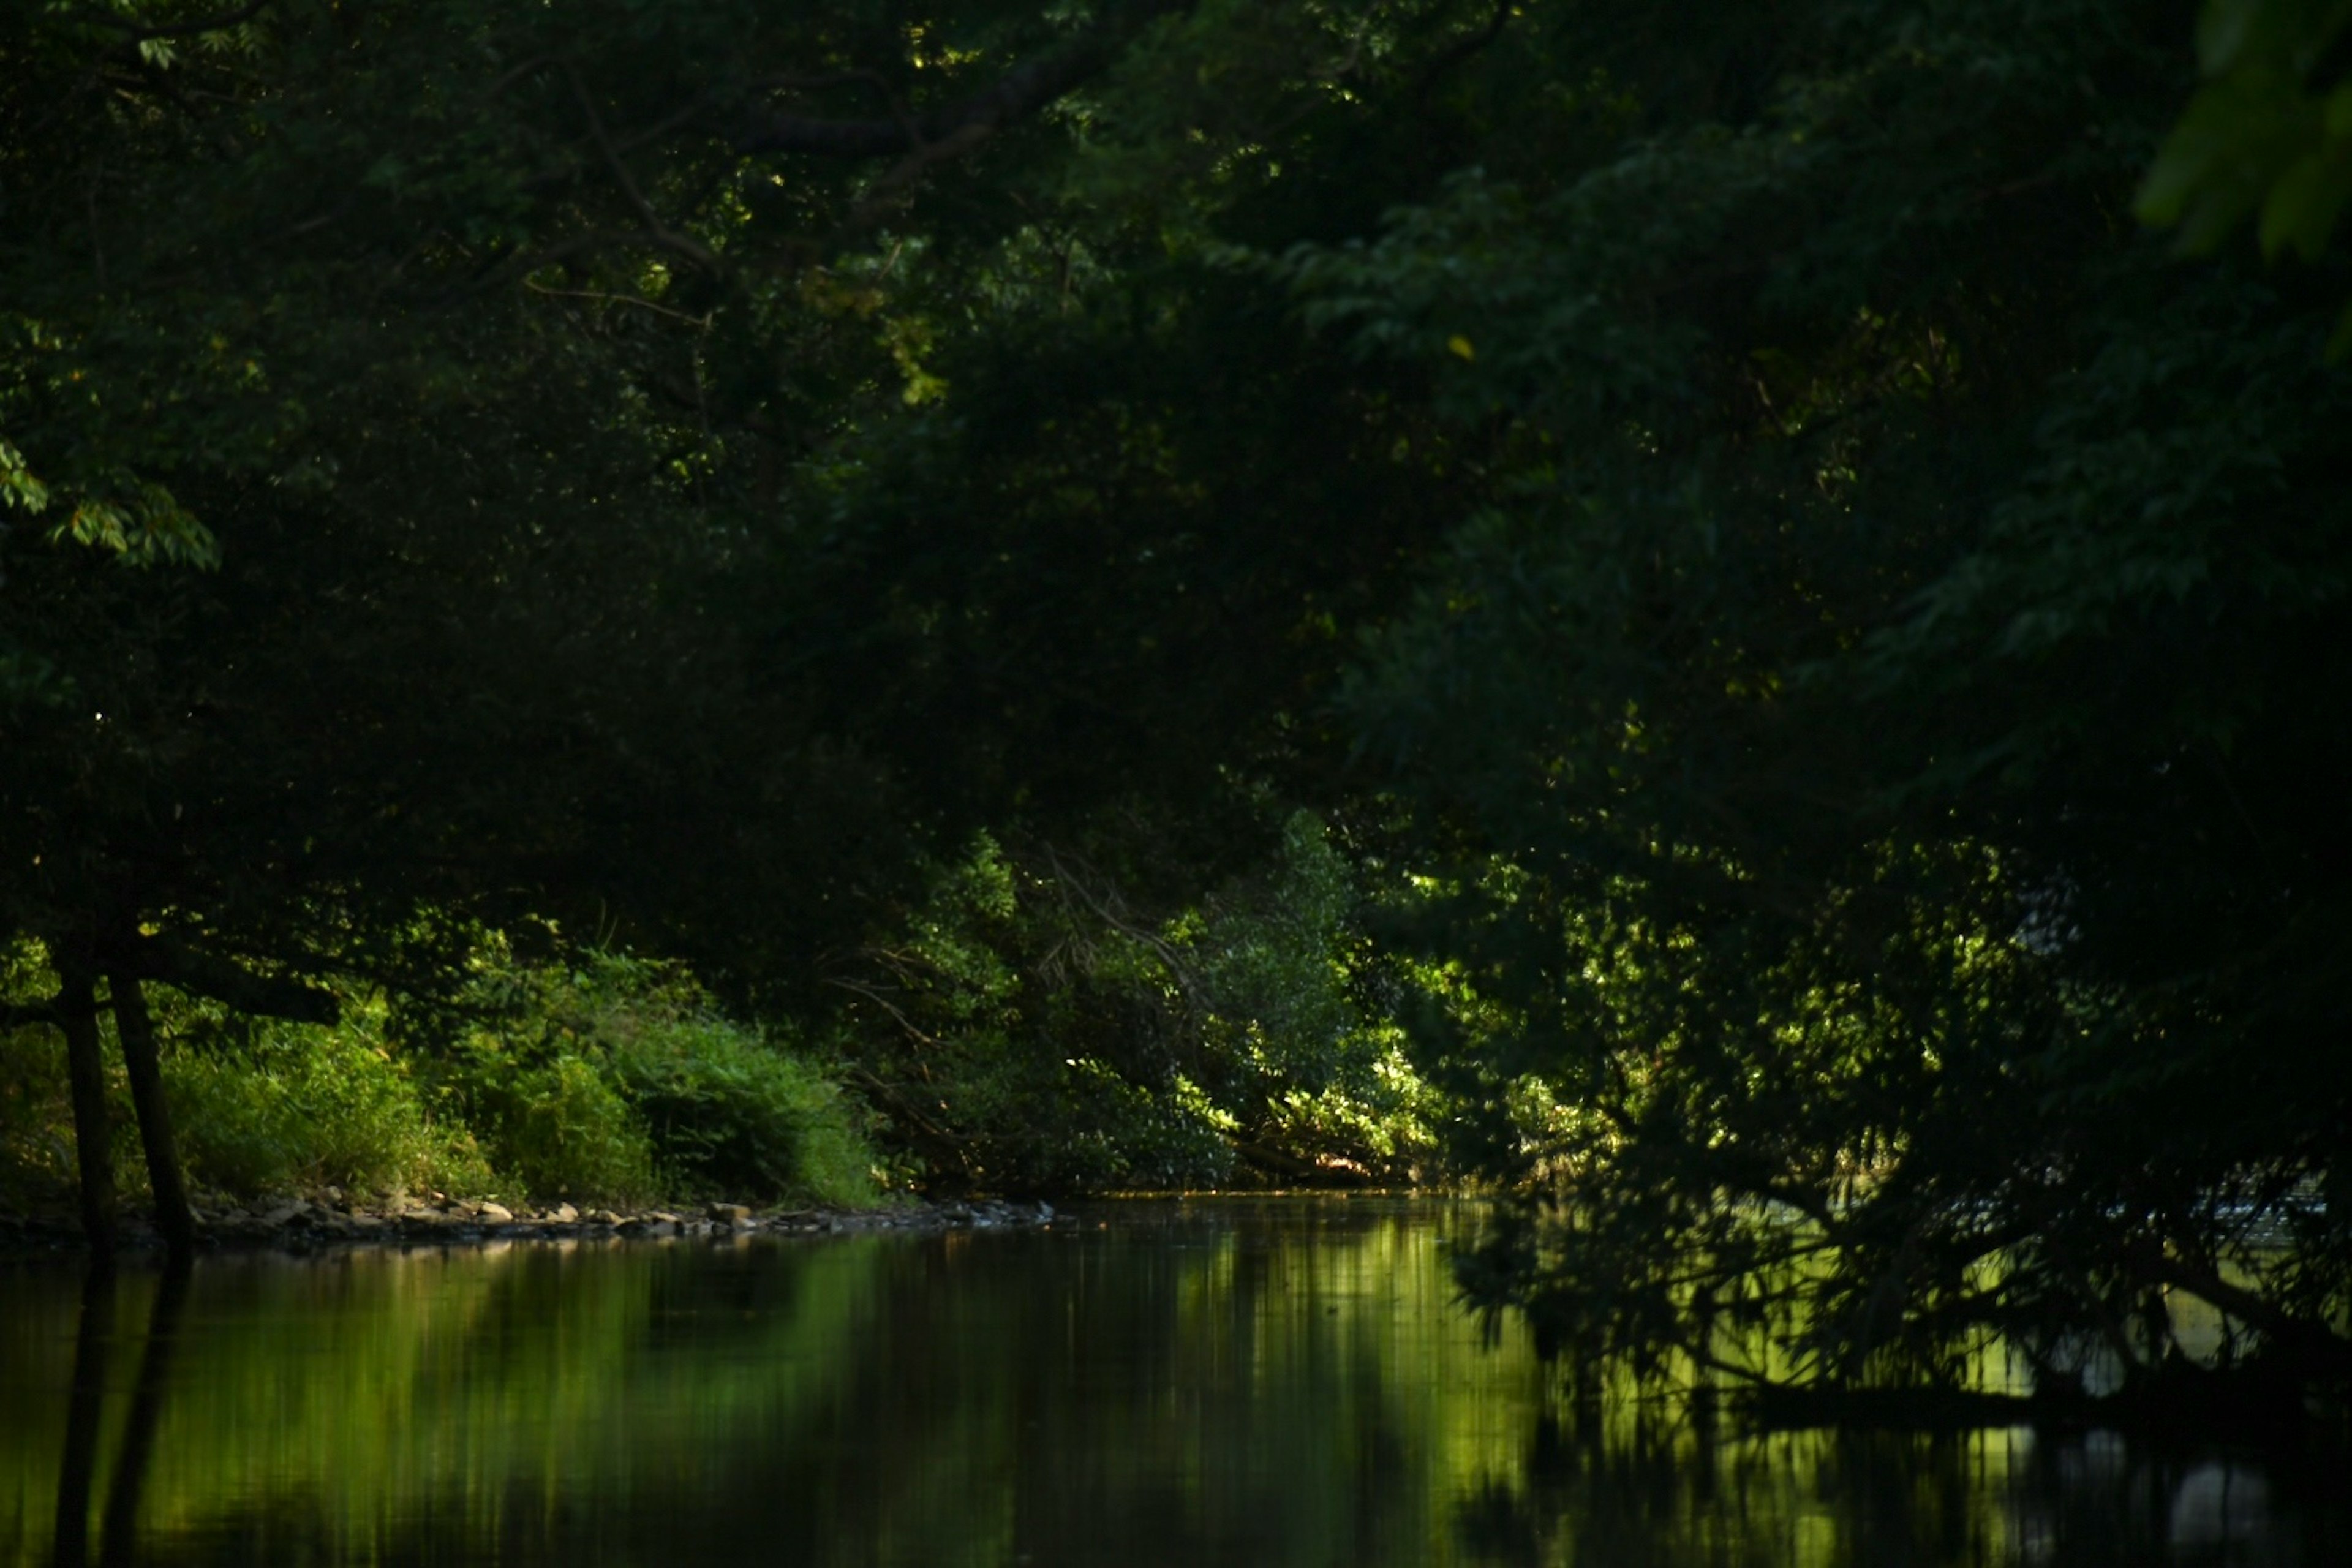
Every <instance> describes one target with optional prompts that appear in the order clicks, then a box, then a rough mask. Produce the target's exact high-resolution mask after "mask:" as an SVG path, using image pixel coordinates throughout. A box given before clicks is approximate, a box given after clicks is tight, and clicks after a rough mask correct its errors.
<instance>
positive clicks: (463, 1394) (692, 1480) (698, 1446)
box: [0, 1198, 2352, 1568]
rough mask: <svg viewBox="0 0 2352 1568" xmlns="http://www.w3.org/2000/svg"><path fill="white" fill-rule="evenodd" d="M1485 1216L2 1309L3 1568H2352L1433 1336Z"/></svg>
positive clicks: (2187, 1496) (1369, 1208) (2245, 1483)
mask: <svg viewBox="0 0 2352 1568" xmlns="http://www.w3.org/2000/svg"><path fill="white" fill-rule="evenodd" d="M1476 1214H1477V1211H1476V1210H1475V1207H1473V1206H1471V1205H1447V1204H1442V1203H1429V1202H1411V1203H1407V1202H1392V1201H1385V1200H1371V1199H1361V1198H1359V1199H1355V1200H1318V1201H1288V1200H1284V1201H1258V1202H1195V1203H1176V1202H1169V1203H1134V1204H1124V1205H1100V1206H1098V1207H1097V1208H1096V1209H1094V1210H1092V1211H1090V1213H1089V1214H1088V1215H1087V1217H1086V1219H1085V1220H1084V1221H1083V1222H1081V1223H1079V1224H1076V1225H1070V1226H1057V1227H1055V1230H1053V1231H1051V1232H1047V1233H1029V1234H1019V1235H1009V1234H1008V1235H975V1234H950V1235H948V1236H945V1237H936V1236H935V1237H917V1236H883V1235H877V1236H866V1237H850V1238H835V1239H827V1240H814V1239H812V1240H793V1241H782V1240H765V1239H760V1240H745V1241H741V1242H738V1243H734V1244H719V1245H705V1244H657V1243H633V1244H617V1243H615V1244H604V1245H598V1244H592V1243H583V1244H574V1245H526V1246H520V1247H497V1246H492V1247H483V1248H477V1249H472V1250H460V1251H454V1252H449V1253H446V1254H444V1253H440V1252H426V1251H420V1252H413V1253H401V1252H397V1251H390V1250H385V1251H362V1252H353V1253H345V1254H341V1255H334V1256H330V1257H326V1258H318V1259H312V1260H301V1259H295V1258H278V1257H258V1256H247V1257H221V1258H209V1259H206V1260H205V1261H203V1262H201V1263H199V1264H198V1265H197V1266H196V1268H195V1270H194V1274H193V1275H189V1274H181V1275H178V1276H169V1277H163V1278H160V1279H159V1278H157V1277H155V1276H153V1275H149V1274H141V1273H139V1272H137V1271H135V1270H131V1271H126V1272H125V1273H124V1274H122V1275H121V1277H120V1278H119V1279H118V1278H110V1277H109V1276H106V1275H103V1274H92V1275H90V1276H89V1277H88V1278H87V1279H83V1280H81V1281H79V1285H78V1284H77V1281H76V1280H75V1279H74V1278H73V1277H72V1276H71V1275H70V1274H68V1273H65V1272H62V1271H59V1270H55V1269H51V1268H38V1267H33V1266H16V1267H13V1268H10V1269H9V1270H8V1271H7V1272H5V1273H0V1394H5V1403H6V1405H7V1406H8V1408H9V1410H10V1413H11V1419H10V1420H8V1421H6V1422H5V1423H0V1556H6V1557H8V1558H9V1559H10V1560H13V1561H23V1562H39V1561H43V1560H48V1561H54V1562H56V1563H70V1564H75V1565H77V1568H79V1565H81V1564H86V1563H89V1561H90V1556H89V1552H90V1549H91V1546H92V1545H93V1542H92V1541H91V1540H90V1531H91V1512H92V1504H93V1500H97V1499H100V1498H102V1499H103V1509H102V1518H101V1520H100V1526H99V1530H98V1538H97V1541H96V1542H95V1543H94V1544H95V1545H96V1546H97V1548H98V1550H99V1552H100V1553H101V1556H100V1561H101V1562H107V1563H115V1562H130V1561H134V1560H135V1561H139V1562H153V1563H183V1562H185V1563H195V1562H223V1563H225V1562H269V1561H295V1560H299V1561H306V1562H354V1561H362V1560H365V1561H369V1562H376V1563H424V1562H436V1563H439V1562H455V1563H467V1562H483V1563H487V1562H493V1561H495V1562H500V1563H576V1562H603V1563H734V1562H746V1563H749V1562H759V1563H808V1564H825V1565H832V1564H843V1565H847V1564H872V1563H908V1564H916V1563H920V1564H926V1565H929V1564H957V1563H971V1564H989V1565H996V1564H1003V1565H1008V1568H1009V1565H1013V1564H1018V1563H1039V1564H1062V1563H1118V1564H1122V1565H1126V1564H1136V1565H1145V1568H1149V1565H1153V1564H1167V1565H1170V1568H1176V1565H1181V1564H1194V1563H1246V1564H1266V1565H1269V1568H1287V1565H1291V1564H1298V1565H1306V1564H1316V1565H1323V1564H1338V1563H1348V1564H1351V1565H1355V1564H1371V1565H1383V1564H1394V1565H1397V1568H1403V1565H1406V1564H1423V1563H1462V1564H1493V1565H1496V1568H1502V1565H1512V1568H1517V1565H1523V1564H1524V1565H1533V1564H1544V1565H1570V1564H1603V1563H1606V1564H1611V1565H1612V1568H1643V1565H1647V1564H1655V1565H1658V1568H1681V1565H1685V1564H1700V1563H1705V1564H1709V1565H1711V1568H1713V1565H1728V1568H1742V1565H1746V1564H1758V1565H1761V1564H1767V1563H1770V1564H1791V1563H1793V1564H1797V1565H1800V1568H1872V1565H1877V1564H1888V1565H1892V1564H1903V1565H1905V1568H1934V1565H1937V1564H1946V1563H1949V1564H1959V1563H1971V1564H1973V1563H2045V1562H2047V1563H2058V1562H2063V1563H2086V1564H2094V1565H2096V1564H2103V1563H2111V1564H2122V1563H2217V1562H2220V1563H2250V1564H2281V1565H2289V1564H2319V1563H2334V1562H2341V1561H2347V1560H2352V1525H2347V1510H2346V1504H2345V1500H2343V1499H2342V1498H2341V1497H2340V1496H2339V1495H2337V1494H2338V1493H2339V1492H2340V1491H2341V1489H2340V1488H2339V1487H2336V1486H2335V1485H2334V1484H2333V1483H2331V1482H2330V1481H2328V1479H2326V1478H2327V1475H2328V1469H2327V1468H2326V1458H2325V1457H2319V1458H2297V1457H2295V1456H2294V1455H2289V1454H2281V1453H2276V1452H2257V1451H2250V1450H2242V1449H2241V1450H2236V1451H2225V1450H2222V1449H2220V1448H2215V1447H2207V1448H2200V1447H2196V1446H2194V1445H2190V1446H2187V1447H2170V1448H2167V1449H2164V1450H2162V1451H2151V1450H2146V1449H2142V1448H2139V1447H2133V1446H2130V1445H2126V1444H2125V1443H2124V1442H2122V1441H2121V1440H2119V1439H2116V1438H2114V1437H2112V1436H2107V1435H2104V1434H2099V1433H2090V1434H2076V1435H2073V1436H2044V1435H2038V1434H2035V1433H2033V1432H2031V1431H2026V1430H2011V1431H1995V1432H1986V1433H1974V1434H1965V1435H1948V1436H1932V1437H1931V1436H1917V1435H1913V1434H1906V1433H1894V1432H1877V1433H1860V1434H1851V1435H1837V1434H1831V1433H1822V1432H1796V1433H1790V1432H1782V1433H1758V1432H1753V1431H1749V1430H1747V1429H1745V1428H1743V1427H1742V1426H1740V1425H1739V1423H1738V1421H1737V1420H1735V1419H1734V1418H1733V1417H1732V1416H1731V1415H1727V1414H1726V1415H1716V1414H1713V1413H1711V1412H1710V1411H1709V1410H1708V1409H1707V1408H1706V1407H1705V1406H1698V1407H1694V1406H1692V1405H1688V1404H1684V1403H1675V1402H1668V1401H1664V1400H1650V1399H1642V1398H1637V1397H1633V1396H1631V1395H1630V1394H1629V1393H1628V1392H1627V1391H1625V1390H1622V1389H1617V1388H1612V1387H1609V1386H1605V1385H1604V1386H1601V1387H1599V1388H1598V1389H1594V1388H1590V1387H1588V1389H1587V1390H1586V1391H1585V1392H1586V1397H1582V1398H1578V1397H1572V1396H1570V1395H1568V1394H1565V1393H1563V1391H1562V1390H1561V1389H1560V1388H1559V1380H1558V1378H1557V1377H1556V1375H1555V1374H1554V1373H1553V1372H1552V1371H1550V1370H1549V1369H1547V1368H1545V1367H1544V1366H1542V1365H1540V1364H1539V1363H1538V1362H1537V1361H1536V1359H1535V1358H1534V1356H1533V1355H1532V1353H1531V1352H1530V1351H1529V1349H1528V1345H1527V1344H1526V1342H1525V1341H1524V1338H1523V1337H1522V1336H1520V1335H1518V1334H1517V1332H1516V1331H1513V1330H1511V1329H1509V1328H1508V1327H1506V1330H1505V1331H1504V1332H1503V1334H1502V1335H1501V1338H1500V1341H1499V1342H1498V1343H1496V1344H1494V1345H1492V1346H1485V1345H1482V1343H1481V1336H1480V1333H1479V1329H1478V1325H1477V1324H1476V1323H1475V1321H1471V1320H1470V1319H1468V1318H1467V1317H1465V1315H1464V1314H1463V1313H1462V1312H1461V1311H1460V1310H1458V1308H1457V1307H1456V1306H1455V1304H1454V1299H1453V1289H1452V1286H1451V1284H1450V1281H1449V1279H1448V1277H1447V1274H1446V1270H1445V1267H1444V1264H1445V1245H1446V1241H1447V1238H1448V1237H1449V1236H1458V1235H1459V1234H1460V1233H1461V1232H1462V1231H1463V1230H1464V1228H1465V1227H1466V1226H1473V1225H1475V1223H1476ZM142 1308H144V1311H143V1312H142V1310H141V1309H142ZM134 1346H135V1347H136V1350H135V1355H134ZM68 1352H70V1353H68Z"/></svg>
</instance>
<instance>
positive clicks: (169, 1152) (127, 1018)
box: [107, 973, 196, 1259]
mask: <svg viewBox="0 0 2352 1568" xmlns="http://www.w3.org/2000/svg"><path fill="white" fill-rule="evenodd" d="M107 983H108V984H109V985H110V987H111V988H112V990H113V993H114V1032H115V1035H116V1037H118V1038H119V1039H121V1042H122V1065H123V1067H124V1068H127V1069H128V1070H129V1072H130V1075H131V1105H132V1106H133V1107H134V1108H135V1109H136V1110H138V1112H139V1142H140V1144H141V1146H142V1147H143V1148H144V1149H145V1150H146V1152H147V1182H148V1184H149V1185H150V1186H151V1187H152V1188H153V1189H154V1192H155V1228H156V1229H158V1230H160V1231H162V1232H163V1245H164V1247H166V1248H167V1249H168V1250H169V1251H170V1253H171V1255H172V1257H173V1258H175V1259H177V1258H187V1257H188V1256H190V1255H191V1254H192V1253H194V1251H195V1247H196V1222H195V1216H194V1215H192V1214H190V1213H189V1212H188V1189H187V1186H186V1184H184V1182H182V1181H181V1179H180V1151H179V1146H178V1144H177V1143H175V1142H173V1138H172V1110H171V1107H170V1106H168V1105H166V1104H165V1103H164V1101H163V1064H162V1062H161V1061H160V1060H159V1059H158V1058H157V1055H156V1050H155V1025H154V1022H153V1020H152V1019H151V1018H150V1017H149V1016H148V1014H147V998H146V996H145V995H144V994H142V993H141V991H140V989H139V982H138V980H137V979H136V978H135V977H133V976H131V975H129V974H125V973H110V974H109V975H108V976H107Z"/></svg>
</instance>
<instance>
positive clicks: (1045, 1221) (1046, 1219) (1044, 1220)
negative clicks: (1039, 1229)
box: [1037, 1201, 1054, 1225]
mask: <svg viewBox="0 0 2352 1568" xmlns="http://www.w3.org/2000/svg"><path fill="white" fill-rule="evenodd" d="M1037 1223H1038V1224H1039V1225H1051V1224H1053V1223H1054V1205H1052V1204H1049V1203H1045V1202H1043V1201H1040V1202H1039V1204H1038V1205H1037Z"/></svg>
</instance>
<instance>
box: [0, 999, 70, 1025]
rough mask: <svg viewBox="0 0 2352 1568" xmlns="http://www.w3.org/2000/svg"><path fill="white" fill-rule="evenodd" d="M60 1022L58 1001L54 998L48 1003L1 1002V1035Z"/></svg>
mask: <svg viewBox="0 0 2352 1568" xmlns="http://www.w3.org/2000/svg"><path fill="white" fill-rule="evenodd" d="M59 1021H60V1016H59V1014H58V999H57V998H56V997H54V996H52V997H50V998H49V999H48V1000H47V1001H46V1002H0V1033H5V1032H6V1031H7V1030H10V1029H30V1028H33V1027H35V1026H38V1025H42V1024H56V1023H58V1022H59Z"/></svg>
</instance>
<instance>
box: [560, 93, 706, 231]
mask: <svg viewBox="0 0 2352 1568" xmlns="http://www.w3.org/2000/svg"><path fill="white" fill-rule="evenodd" d="M563 74H564V75H565V76H566V77H568V78H569V79H571V82H572V97H573V98H575V99H577V100H579V103H580V112H581V113H582V114H583V115H585V116H586V117H587V120H588V133H589V135H590V136H592V137H593V138H594V139H595V142H596V150H597V151H598V152H599V153H603V154H604V163H605V166H606V167H607V168H609V169H611V170H612V171H613V180H614V184H618V185H619V186H620V187H621V194H622V195H625V196H626V197H628V198H629V205H631V206H633V207H635V208H636V209H637V216H638V217H639V218H641V219H643V220H644V222H645V226H646V232H647V233H648V234H650V235H652V236H653V237H654V239H655V241H656V243H657V244H659V245H660V246H662V247H664V248H665V249H667V250H673V251H676V252H677V254H678V255H680V256H683V257H685V258H688V260H691V261H694V262H698V263H699V264H700V265H702V266H704V267H708V268H711V269H712V270H713V271H716V270H718V268H719V258H717V257H716V256H713V255H712V254H711V253H710V252H709V250H707V249H705V248H704V247H702V246H700V245H699V244H697V243H696V242H695V241H693V240H691V239H688V238H687V237H685V236H684V235H682V234H677V233H673V232H672V231H671V229H670V227H669V226H668V225H667V224H665V223H664V222H662V220H661V215H660V214H659V213H656V211H654V205H653V203H651V202H649V201H647V200H646V197H645V193H644V192H642V191H640V190H638V189H637V183H636V181H635V180H633V179H631V178H630V177H629V166H628V165H627V164H626V163H623V162H622V161H621V154H620V153H619V152H618V151H617V150H616V149H615V148H614V145H613V139H612V137H610V136H608V135H606V134H605V133H604V116H602V115H600V114H598V113H597V112H596V104H595V100H593V99H591V98H590V97H589V96H588V87H587V84H586V83H584V82H583V81H582V80H581V79H580V73H579V72H578V71H576V70H574V69H572V66H571V63H570V62H569V61H567V62H565V64H564V67H563Z"/></svg>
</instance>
